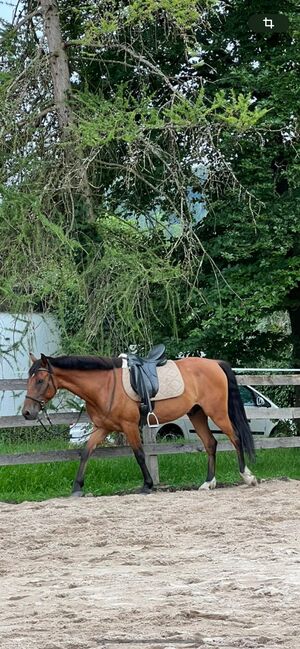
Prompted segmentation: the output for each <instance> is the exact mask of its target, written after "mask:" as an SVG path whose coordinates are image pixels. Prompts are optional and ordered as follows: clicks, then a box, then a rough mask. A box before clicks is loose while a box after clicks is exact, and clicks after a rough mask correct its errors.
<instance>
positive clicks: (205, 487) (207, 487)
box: [199, 478, 217, 491]
mask: <svg viewBox="0 0 300 649" xmlns="http://www.w3.org/2000/svg"><path fill="white" fill-rule="evenodd" d="M216 486H217V481H216V478H213V479H212V480H210V481H209V482H203V484H202V485H201V487H199V491H200V490H201V491H209V490H211V489H215V488H216Z"/></svg>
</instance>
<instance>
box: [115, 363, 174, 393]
mask: <svg viewBox="0 0 300 649" xmlns="http://www.w3.org/2000/svg"><path fill="white" fill-rule="evenodd" d="M157 374H158V379H159V390H158V393H157V395H156V396H155V397H153V398H152V399H151V401H161V400H162V399H172V398H173V397H180V395H181V394H183V392H184V382H183V378H182V375H181V372H180V371H179V369H178V367H177V365H176V364H175V363H174V361H168V362H167V363H166V365H162V366H161V367H158V368H157ZM122 381H123V388H124V390H125V392H126V394H127V395H128V396H129V397H130V399H134V401H140V398H139V396H138V395H137V394H136V392H134V391H133V389H132V387H131V385H130V376H129V369H128V368H127V367H124V368H123V369H122Z"/></svg>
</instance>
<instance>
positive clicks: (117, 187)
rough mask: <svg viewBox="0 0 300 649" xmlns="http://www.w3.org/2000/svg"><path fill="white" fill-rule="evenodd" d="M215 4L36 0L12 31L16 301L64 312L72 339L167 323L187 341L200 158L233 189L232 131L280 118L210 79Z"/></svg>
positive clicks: (11, 205) (6, 144)
mask: <svg viewBox="0 0 300 649" xmlns="http://www.w3.org/2000/svg"><path fill="white" fill-rule="evenodd" d="M217 5H218V3H217ZM210 7H211V2H209V1H208V2H207V5H206V6H204V7H203V8H202V9H199V6H198V3H197V2H196V1H194V0H193V1H192V2H191V0H189V2H188V1H187V0H163V1H161V2H157V1H156V0H143V1H142V0H134V1H132V2H116V1H113V2H111V1H110V2H103V3H101V5H99V3H96V2H90V3H89V4H86V3H84V4H83V3H81V2H77V3H76V2H75V3H70V2H69V1H67V0H65V1H63V0H61V2H60V3H59V4H58V5H57V4H56V1H55V0H43V1H42V2H41V4H39V3H38V2H32V1H31V0H30V1H28V2H25V3H24V5H23V9H22V12H21V15H20V16H19V17H18V18H17V22H16V24H15V25H14V26H13V27H11V26H8V27H7V28H6V29H5V30H4V34H3V39H2V45H1V47H2V53H3V56H4V59H5V64H6V69H5V70H4V73H3V75H2V89H1V99H2V102H3V105H4V112H3V116H4V126H3V130H2V140H1V158H2V172H1V173H2V178H1V195H2V204H1V225H0V228H1V232H0V234H1V237H0V255H1V254H2V256H3V276H4V281H3V287H2V289H1V290H2V296H3V297H2V304H4V305H6V306H7V307H8V308H12V307H13V308H18V309H23V308H28V307H30V306H31V307H33V308H38V307H39V308H43V309H51V310H54V311H55V312H56V313H57V314H58V315H59V317H60V321H61V325H62V327H63V329H64V331H65V334H66V337H65V344H66V347H65V348H66V349H69V350H72V351H78V350H80V351H81V352H83V351H84V350H85V349H89V350H91V349H93V348H94V349H95V350H101V351H102V352H104V351H111V350H112V349H113V350H118V349H120V347H121V346H124V345H126V344H128V343H129V342H137V343H139V344H141V345H147V344H149V342H150V341H151V340H152V339H153V338H154V337H156V336H157V335H159V333H160V331H161V329H162V327H163V326H164V324H165V323H168V327H169V331H170V335H172V336H173V337H176V336H177V329H178V323H177V320H180V318H181V317H182V315H180V314H182V313H183V312H184V311H185V310H186V303H187V300H188V299H190V298H191V296H192V294H194V293H195V294H196V296H197V297H198V298H199V299H200V295H201V293H200V291H201V282H200V283H199V282H198V275H199V268H198V267H199V259H200V260H201V259H203V258H208V257H207V255H206V253H205V251H204V249H203V246H202V244H201V241H200V240H199V236H198V233H197V231H195V229H194V219H193V214H192V212H191V206H190V202H189V200H188V189H189V188H190V187H192V186H193V184H194V183H195V174H194V171H193V169H194V168H193V164H195V163H196V164H198V166H199V164H202V160H203V152H204V151H205V150H207V151H208V154H209V156H210V160H211V164H210V174H209V179H208V181H207V184H208V183H209V184H210V186H211V187H213V186H214V185H215V183H216V181H217V178H218V175H219V170H220V169H221V170H222V174H223V177H224V178H226V179H227V182H228V183H229V186H230V187H232V188H233V187H234V185H235V184H236V180H235V176H234V174H233V172H232V169H231V168H230V166H229V165H228V164H227V162H226V160H223V158H222V156H220V154H219V149H218V145H219V142H218V141H219V139H220V134H224V138H225V137H226V134H227V137H230V135H231V137H232V140H233V141H236V142H237V141H238V139H239V134H240V131H241V129H242V132H243V133H249V136H250V134H251V133H252V132H255V129H256V126H257V124H258V123H259V122H260V120H261V119H262V118H263V116H264V115H265V113H266V109H265V108H264V107H262V108H256V107H255V108H254V109H253V107H252V106H251V101H250V97H248V98H247V97H244V96H241V97H240V98H239V99H238V101H236V99H235V97H234V96H233V97H232V98H231V99H230V97H228V96H225V94H224V93H222V92H220V91H219V89H217V91H216V92H215V94H213V95H211V93H210V95H211V96H207V95H206V92H205V90H204V88H203V87H202V86H201V80H200V82H199V83H197V84H195V82H194V80H195V77H194V73H195V70H194V66H193V63H192V61H191V54H192V48H193V47H194V46H195V33H196V32H197V30H202V32H203V31H205V30H207V29H209V25H208V18H209V10H210ZM212 15H214V14H212ZM41 34H42V38H40V36H41ZM59 69H60V70H61V71H62V73H61V76H60V78H59ZM68 69H69V71H70V78H69V79H68ZM67 98H68V101H66V99H67ZM12 115H13V119H12ZM197 182H198V184H199V179H198V181H197V179H196V184H197ZM202 184H203V183H202V182H200V187H199V190H201V188H202ZM143 219H144V220H143ZM145 220H146V225H145ZM174 221H175V226H176V227H175V228H174ZM7 249H8V251H9V252H8V254H6V252H5V251H6V250H7ZM150 251H151V254H149V252H150ZM170 323H171V324H170Z"/></svg>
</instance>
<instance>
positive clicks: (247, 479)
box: [240, 466, 258, 487]
mask: <svg viewBox="0 0 300 649" xmlns="http://www.w3.org/2000/svg"><path fill="white" fill-rule="evenodd" d="M240 475H241V477H242V478H243V480H244V483H245V484H246V485H248V487H257V484H258V483H257V479H256V477H255V475H253V473H251V471H250V469H248V467H247V466H245V469H244V473H240Z"/></svg>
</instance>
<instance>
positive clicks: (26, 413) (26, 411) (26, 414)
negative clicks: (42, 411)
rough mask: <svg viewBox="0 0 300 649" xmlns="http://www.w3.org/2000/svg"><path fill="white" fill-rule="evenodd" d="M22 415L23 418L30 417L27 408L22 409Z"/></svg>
mask: <svg viewBox="0 0 300 649" xmlns="http://www.w3.org/2000/svg"><path fill="white" fill-rule="evenodd" d="M23 417H25V419H29V417H30V412H29V410H23Z"/></svg>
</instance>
